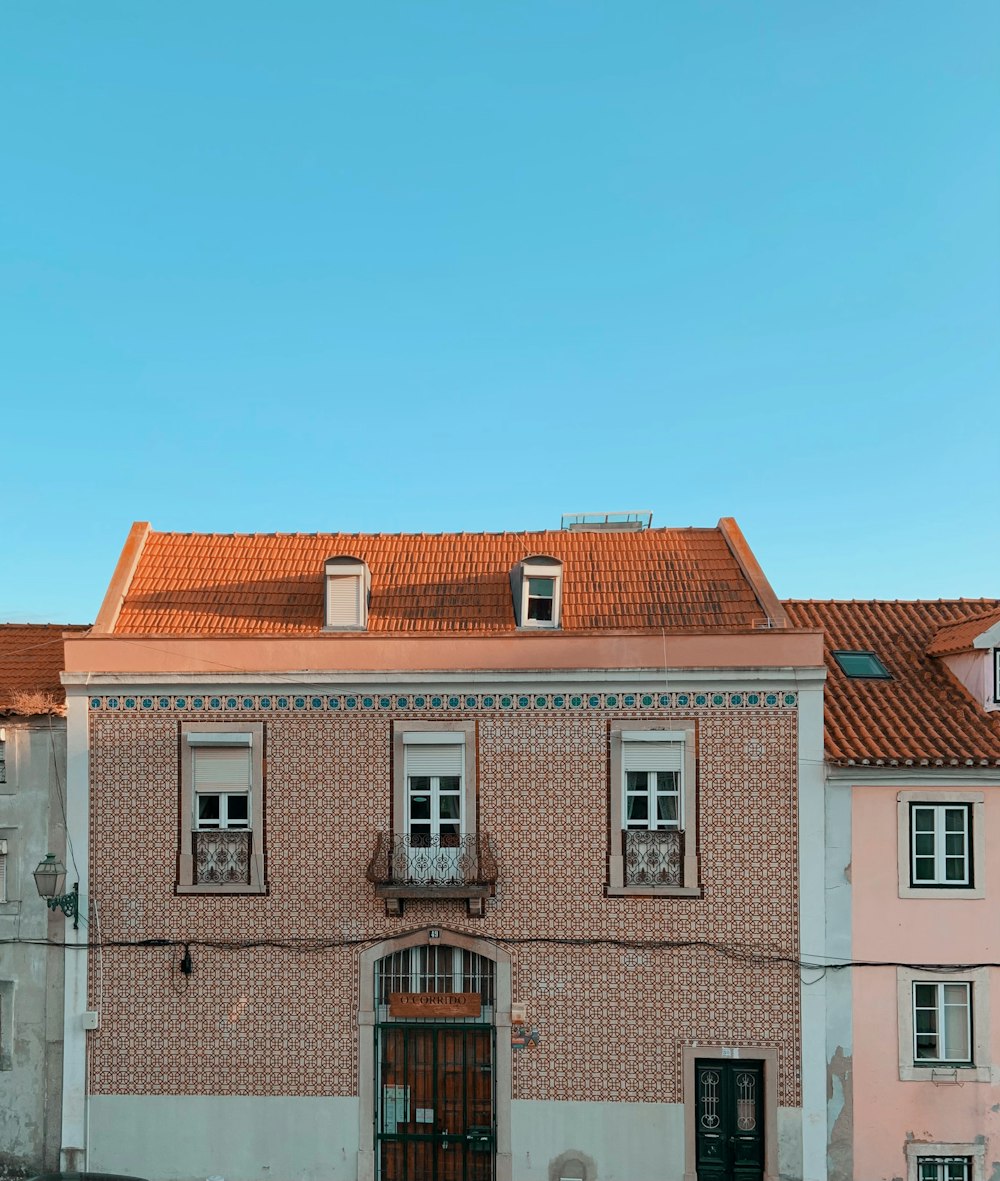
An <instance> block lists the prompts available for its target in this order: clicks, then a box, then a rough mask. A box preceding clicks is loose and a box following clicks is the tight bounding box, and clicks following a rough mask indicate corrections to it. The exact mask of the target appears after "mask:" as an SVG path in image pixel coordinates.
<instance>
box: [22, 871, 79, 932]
mask: <svg viewBox="0 0 1000 1181" xmlns="http://www.w3.org/2000/svg"><path fill="white" fill-rule="evenodd" d="M33 876H34V878H35V888H36V889H37V890H38V894H39V897H41V898H44V899H45V905H46V906H47V907H48V908H49V910H52V911H56V910H61V911H62V912H63V914H64V915H65V916H66V917H67V918H68V919H72V920H73V930H74V931H78V930H79V929H80V883H79V882H74V883H73V889H72V890H70V892H69V893H68V894H64V893H63V892H62V891H63V889H64V888H65V886H66V866H65V865H63V863H62V862H61V861H59V860H58V859H57V857H56V855H55V853H46V855H45V860H44V861H40V862H39V863H38V868H37V869H36V870H35V872H34V875H33Z"/></svg>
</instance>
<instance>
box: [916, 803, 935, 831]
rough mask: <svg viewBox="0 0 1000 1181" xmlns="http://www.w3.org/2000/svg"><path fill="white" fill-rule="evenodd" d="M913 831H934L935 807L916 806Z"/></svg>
mask: <svg viewBox="0 0 1000 1181" xmlns="http://www.w3.org/2000/svg"><path fill="white" fill-rule="evenodd" d="M913 831H914V832H933V831H934V809H933V808H914V809H913Z"/></svg>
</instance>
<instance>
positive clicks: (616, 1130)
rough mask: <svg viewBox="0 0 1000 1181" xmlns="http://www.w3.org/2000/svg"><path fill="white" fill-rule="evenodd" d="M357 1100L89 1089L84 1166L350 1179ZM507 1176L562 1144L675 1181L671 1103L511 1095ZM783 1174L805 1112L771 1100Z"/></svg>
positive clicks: (543, 1179)
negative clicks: (556, 1100)
mask: <svg viewBox="0 0 1000 1181" xmlns="http://www.w3.org/2000/svg"><path fill="white" fill-rule="evenodd" d="M358 1117H359V1111H358V1101H357V1100H356V1099H344V1098H312V1097H288V1096H280V1097H269V1098H250V1097H245V1096H239V1095H226V1096H218V1097H213V1096H207V1095H155V1096H145V1095H96V1096H93V1097H92V1098H91V1100H90V1151H89V1154H88V1161H87V1167H88V1169H90V1170H92V1171H101V1172H109V1173H125V1174H132V1175H135V1176H140V1177H149V1178H150V1179H151V1181H206V1178H208V1177H222V1178H224V1181H356V1178H357V1148H358ZM511 1132H512V1136H511V1140H512V1145H513V1169H512V1176H513V1181H549V1167H550V1165H551V1164H552V1162H553V1161H555V1159H556V1158H557V1157H559V1156H561V1155H562V1154H564V1153H568V1152H572V1151H574V1150H575V1151H577V1152H579V1153H580V1154H582V1156H583V1157H585V1158H590V1160H591V1161H592V1162H593V1165H594V1167H595V1181H654V1179H655V1181H682V1178H683V1176H684V1107H683V1105H682V1104H679V1103H565V1102H562V1103H549V1102H528V1101H524V1100H521V1101H517V1100H515V1101H514V1102H513V1103H512V1104H511ZM778 1142H779V1151H778V1155H779V1162H780V1166H779V1167H780V1174H781V1178H782V1181H786V1179H787V1181H795V1179H798V1178H801V1177H802V1112H801V1111H800V1110H799V1109H798V1108H779V1109H778Z"/></svg>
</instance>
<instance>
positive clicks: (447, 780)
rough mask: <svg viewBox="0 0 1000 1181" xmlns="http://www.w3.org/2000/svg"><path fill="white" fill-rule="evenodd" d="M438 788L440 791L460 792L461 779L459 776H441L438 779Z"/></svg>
mask: <svg viewBox="0 0 1000 1181" xmlns="http://www.w3.org/2000/svg"><path fill="white" fill-rule="evenodd" d="M438 786H439V787H440V789H441V790H442V791H460V790H461V788H462V779H461V776H459V775H442V776H441V777H440V778H439V779H438Z"/></svg>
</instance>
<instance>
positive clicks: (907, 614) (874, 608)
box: [785, 599, 1000, 765]
mask: <svg viewBox="0 0 1000 1181" xmlns="http://www.w3.org/2000/svg"><path fill="white" fill-rule="evenodd" d="M785 610H786V611H787V612H788V615H789V618H790V619H791V621H792V623H793V624H794V625H795V626H797V627H819V628H823V629H824V631H825V632H826V641H825V643H826V668H827V674H828V680H827V683H826V694H825V699H826V754H827V758H828V759H830V760H831V761H832V762H834V763H839V764H841V765H844V764H852V763H870V764H876V765H882V764H886V765H900V764H902V765H908V764H910V763H913V764H918V765H919V764H924V763H927V764H931V765H936V764H942V765H965V764H967V763H969V762H972V763H974V764H984V763H986V764H990V765H1000V713H987V712H986V711H985V710H984V709H983V708H982V707H981V706H980V705H979V704H978V703H977V702H976V701H974V700H973V698H972V697H971V696H970V695H969V693H968V692H967V691H966V689H965V688H964V686H962V685H961V684H960V683H959V682H958V681H957V680H956V679H955V678H954V677H953V676H952V674H951V672H950V671H949V669H948V668H947V667H946V666H945V665H944V663H943V662H942V661H940V660H938V659H935V657H933V656H930V655H928V651H927V647H928V641H929V640H930V639H931V637H933V636H934V635H936V634H938V632H939V631H940V629H942V628H945V627H947V628H951V627H953V626H954V625H956V624H962V625H963V626H964V624H965V623H968V622H970V621H971V620H972V619H974V618H982V617H984V616H985V615H986V614H987V612H998V611H1000V601H997V600H993V599H973V600H970V599H952V600H947V599H942V600H927V601H918V602H878V601H876V602H828V601H827V602H821V601H799V602H786V603H785ZM976 634H978V632H977V633H976ZM836 651H865V652H874V653H876V655H877V656H878V657H879V659H880V660H881V661H882V663H883V664H884V665H885V666H886V668H887V669H888V670H889V672H890V673H891V674H892V679H891V680H852V679H850V678H849V677H847V676H846V675H845V674H844V673H843V672H842V671H841V668H840V666H839V665H838V664H837V663H836V661H835V660H834V659H833V657H832V655H831V653H833V652H836Z"/></svg>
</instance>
